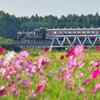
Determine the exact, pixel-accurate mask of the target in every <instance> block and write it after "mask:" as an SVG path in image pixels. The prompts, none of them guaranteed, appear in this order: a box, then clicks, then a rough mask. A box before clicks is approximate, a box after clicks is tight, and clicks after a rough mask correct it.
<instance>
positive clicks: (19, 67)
mask: <svg viewBox="0 0 100 100" xmlns="http://www.w3.org/2000/svg"><path fill="white" fill-rule="evenodd" d="M21 63H22V61H21V60H20V59H18V58H16V59H15V60H14V68H16V69H21Z"/></svg>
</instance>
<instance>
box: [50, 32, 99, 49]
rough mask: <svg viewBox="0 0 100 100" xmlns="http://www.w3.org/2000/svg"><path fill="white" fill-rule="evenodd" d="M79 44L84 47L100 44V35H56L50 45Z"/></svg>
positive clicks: (70, 45) (65, 45)
mask: <svg viewBox="0 0 100 100" xmlns="http://www.w3.org/2000/svg"><path fill="white" fill-rule="evenodd" d="M77 44H80V45H83V46H84V47H94V46H99V45H100V35H98V34H97V35H55V37H54V38H53V40H52V42H51V45H50V47H51V48H53V47H72V46H75V45H77Z"/></svg>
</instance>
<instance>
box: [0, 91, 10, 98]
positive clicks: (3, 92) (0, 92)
mask: <svg viewBox="0 0 100 100" xmlns="http://www.w3.org/2000/svg"><path fill="white" fill-rule="evenodd" d="M7 93H8V90H7V89H3V90H0V97H2V96H3V95H4V94H7Z"/></svg>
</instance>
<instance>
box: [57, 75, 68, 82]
mask: <svg viewBox="0 0 100 100" xmlns="http://www.w3.org/2000/svg"><path fill="white" fill-rule="evenodd" d="M66 75H67V73H65V74H63V75H61V76H60V77H59V78H58V81H61V80H62V79H63V78H64V77H66Z"/></svg>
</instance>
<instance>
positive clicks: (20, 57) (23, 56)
mask: <svg viewBox="0 0 100 100" xmlns="http://www.w3.org/2000/svg"><path fill="white" fill-rule="evenodd" d="M18 56H19V59H23V58H26V57H28V56H29V53H28V51H25V50H24V51H22V52H20V53H19V55H18Z"/></svg>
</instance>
